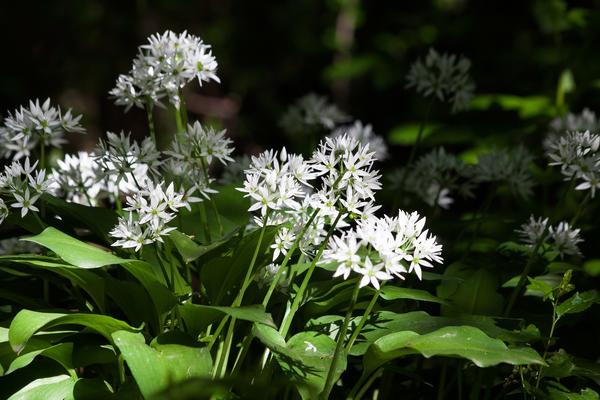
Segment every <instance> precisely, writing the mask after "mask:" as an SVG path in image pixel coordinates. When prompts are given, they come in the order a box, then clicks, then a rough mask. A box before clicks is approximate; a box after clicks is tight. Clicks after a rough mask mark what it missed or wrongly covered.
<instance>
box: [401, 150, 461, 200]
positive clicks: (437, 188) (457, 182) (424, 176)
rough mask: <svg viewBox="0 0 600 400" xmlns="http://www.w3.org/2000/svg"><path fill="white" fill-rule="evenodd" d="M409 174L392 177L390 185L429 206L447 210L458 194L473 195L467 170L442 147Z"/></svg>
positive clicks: (418, 161) (430, 153)
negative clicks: (412, 195)
mask: <svg viewBox="0 0 600 400" xmlns="http://www.w3.org/2000/svg"><path fill="white" fill-rule="evenodd" d="M407 168H408V170H399V171H397V172H396V173H395V174H393V175H392V176H391V177H390V182H391V184H392V185H393V186H394V187H395V188H398V189H402V190H403V191H406V192H409V193H413V194H415V195H416V196H417V197H419V198H420V199H421V200H423V201H424V202H425V203H427V204H428V205H429V206H431V207H433V206H434V205H437V206H439V207H441V208H443V209H448V208H449V207H450V206H451V205H452V203H454V198H453V197H452V195H454V194H458V195H460V196H461V197H471V196H472V195H473V193H472V189H473V181H472V177H471V175H470V173H469V168H468V166H467V165H466V164H465V163H464V162H462V161H461V160H460V159H459V158H458V157H456V156H455V155H454V154H449V153H447V152H446V150H445V149H444V148H443V147H440V148H438V149H435V150H433V151H431V152H429V153H427V154H425V155H423V156H422V157H421V158H419V159H418V160H417V161H416V162H415V163H414V165H412V166H408V167H407Z"/></svg>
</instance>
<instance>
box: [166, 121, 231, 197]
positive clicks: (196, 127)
mask: <svg viewBox="0 0 600 400" xmlns="http://www.w3.org/2000/svg"><path fill="white" fill-rule="evenodd" d="M232 143H233V142H232V141H231V139H229V138H226V137H225V130H222V131H216V130H215V129H213V128H212V127H203V126H202V125H201V124H200V123H199V122H195V123H194V124H192V125H188V126H187V130H186V131H185V132H182V133H181V134H179V135H177V136H176V137H175V139H174V140H173V143H172V144H171V150H169V151H166V152H165V154H167V155H169V156H170V159H168V160H167V163H166V165H165V169H166V170H167V173H168V175H169V177H170V178H171V179H172V180H175V181H178V182H180V183H181V185H183V186H186V187H190V188H194V190H197V191H198V193H200V194H201V195H202V196H203V197H205V198H206V199H208V198H209V196H210V195H211V194H213V193H216V191H215V190H214V189H211V188H210V184H211V183H212V182H214V179H212V178H211V177H210V176H209V167H210V165H211V163H212V162H213V160H218V161H219V162H220V163H221V164H223V165H227V163H230V162H233V158H231V153H233V150H234V148H233V145H232Z"/></svg>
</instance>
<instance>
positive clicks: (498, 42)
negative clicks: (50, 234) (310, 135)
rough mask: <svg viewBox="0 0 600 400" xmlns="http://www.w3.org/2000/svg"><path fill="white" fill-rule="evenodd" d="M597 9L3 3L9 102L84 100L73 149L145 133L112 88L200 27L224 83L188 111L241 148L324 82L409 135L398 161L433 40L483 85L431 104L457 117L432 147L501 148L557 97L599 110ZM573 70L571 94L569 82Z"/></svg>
mask: <svg viewBox="0 0 600 400" xmlns="http://www.w3.org/2000/svg"><path fill="white" fill-rule="evenodd" d="M598 5H600V2H599V1H572V2H567V1H564V0H536V1H515V0H509V1H493V2H490V1H473V0H432V1H418V2H405V1H359V0H294V1H269V2H251V1H239V0H238V1H233V0H201V1H187V0H157V1H150V0H146V1H144V0H138V1H92V0H79V1H52V2H48V1H46V2H34V1H20V2H2V4H1V5H0V15H2V24H1V25H0V30H1V33H2V37H3V51H4V57H3V62H2V65H1V66H0V70H1V72H2V73H0V110H11V109H14V108H16V107H17V106H18V105H20V104H23V103H25V102H26V101H27V100H28V99H30V98H36V97H39V98H45V97H51V98H52V99H53V100H54V101H57V102H59V103H60V104H62V105H64V106H65V107H73V108H74V110H75V111H77V112H81V113H83V114H84V125H85V126H86V127H87V128H88V130H89V131H90V133H91V135H89V136H88V137H87V139H86V143H83V144H81V143H80V144H75V145H73V146H74V147H77V146H80V147H86V148H90V147H91V146H93V144H94V143H95V136H97V135H100V134H101V133H102V132H104V131H106V130H111V131H119V130H121V129H125V130H131V131H132V132H133V133H134V135H144V134H145V116H144V112H143V110H139V109H132V110H131V111H130V112H129V113H128V114H127V116H126V117H125V118H124V117H123V109H122V108H120V107H117V106H115V105H113V104H112V101H111V100H110V99H109V98H108V94H107V93H108V91H109V90H110V89H111V88H112V87H113V85H114V82H115V79H116V77H117V76H118V74H119V73H125V72H127V71H128V70H129V67H130V63H131V59H132V58H133V56H134V55H135V52H136V48H137V46H138V45H140V44H142V43H144V42H145V38H146V37H147V36H148V35H150V34H152V33H154V32H162V31H164V30H166V29H171V30H174V31H176V32H177V31H183V30H186V29H187V30H188V31H190V32H191V33H194V34H197V35H199V36H201V37H202V38H203V39H204V40H205V41H206V42H207V43H209V44H212V45H213V47H214V54H215V55H216V57H217V60H218V62H219V76H220V77H221V80H222V85H217V84H209V85H205V86H204V87H202V88H199V87H197V88H193V89H191V90H189V91H188V93H187V94H186V95H187V98H188V107H189V108H190V111H191V112H192V113H194V114H196V115H197V117H198V118H200V119H204V120H206V119H208V120H212V121H215V122H217V123H219V124H223V125H224V126H225V127H227V128H228V130H229V134H230V135H231V136H232V137H233V138H234V139H235V140H236V142H237V145H238V148H239V150H240V152H255V151H256V150H258V148H264V147H270V146H278V145H283V144H285V143H286V141H285V139H284V137H283V134H282V131H281V128H280V126H279V124H278V121H279V120H280V118H281V116H282V114H283V113H284V111H285V109H286V108H287V107H288V106H289V105H290V104H291V103H292V102H293V101H294V100H295V99H297V98H298V97H300V96H302V95H304V94H306V93H308V92H315V93H319V94H323V95H326V96H328V97H329V98H330V99H332V100H333V101H335V103H336V104H338V106H340V107H341V108H342V109H343V110H344V111H346V112H348V113H349V114H350V115H352V116H354V117H355V118H359V119H361V120H363V121H365V122H368V123H372V124H373V125H374V130H375V132H376V133H378V134H380V135H383V136H386V137H387V138H388V139H389V140H390V142H391V144H392V145H398V146H397V147H392V150H393V151H392V156H393V157H392V162H394V163H398V162H401V160H402V156H403V155H404V154H405V148H404V147H403V146H401V145H404V144H410V142H411V140H413V139H414V135H415V134H416V132H414V131H415V125H418V121H419V120H420V118H421V117H422V115H423V114H424V113H425V108H426V101H424V100H422V99H421V98H420V97H418V96H416V95H415V94H414V92H413V91H410V90H408V89H406V88H405V76H406V73H407V72H408V69H409V66H410V64H411V63H412V62H413V61H414V60H415V59H417V58H418V57H422V56H424V55H425V54H426V52H427V50H428V48H429V47H435V48H436V49H438V50H439V51H443V52H453V53H458V54H462V55H465V56H466V57H468V58H470V59H471V61H472V63H473V66H472V69H471V73H472V75H473V78H474V80H475V82H476V84H477V91H476V93H477V94H478V95H480V97H478V98H476V99H475V101H474V104H473V105H474V107H473V109H472V111H470V112H466V113H461V114H458V115H451V114H450V113H449V112H448V111H447V110H446V109H444V108H443V107H438V109H435V108H434V110H433V115H434V117H433V118H432V119H434V120H435V123H437V124H438V125H436V126H437V127H445V128H446V129H443V132H442V133H439V132H438V133H437V134H436V135H430V138H429V139H428V141H429V144H439V143H443V144H446V145H450V146H452V145H453V144H459V145H460V144H462V145H464V144H465V143H469V144H473V143H478V144H482V143H483V145H484V146H485V147H489V145H490V143H498V142H507V141H508V142H510V141H520V140H522V139H523V136H524V135H531V134H535V132H534V131H533V128H532V127H531V126H528V125H527V124H523V120H525V121H528V120H532V119H533V120H536V119H537V121H534V122H539V119H540V118H548V117H551V116H553V115H555V114H556V113H557V112H560V111H563V110H562V109H557V108H556V107H555V106H556V105H557V104H558V105H559V108H560V107H562V108H563V109H564V108H565V105H568V107H569V108H570V109H571V110H574V111H577V112H578V111H580V110H581V109H582V108H583V107H584V106H587V107H590V108H591V109H592V110H595V109H596V107H595V106H596V103H597V100H596V98H597V96H598V92H599V91H600V80H599V79H600V58H598V56H597V55H596V51H597V48H598V46H597V45H598V43H599V39H600V8H599V7H598ZM561 76H562V77H563V79H562V81H563V89H562V92H561V90H557V88H558V82H559V81H560V78H561ZM565 85H566V86H565ZM565 88H566V90H565ZM487 94H505V95H506V94H510V95H511V96H504V97H498V96H485V95H487ZM0 112H2V113H3V114H4V113H5V111H0ZM4 115H5V114H4ZM163 120H164V121H165V122H163V124H167V123H170V120H171V119H170V118H166V117H165V118H163ZM167 121H169V122H167ZM448 126H451V127H452V128H451V129H450V128H448ZM170 128H171V127H170V126H169V125H166V126H165V129H163V132H168V131H169V130H170ZM439 130H440V129H437V131H439ZM432 131H433V133H435V131H436V129H433V130H432Z"/></svg>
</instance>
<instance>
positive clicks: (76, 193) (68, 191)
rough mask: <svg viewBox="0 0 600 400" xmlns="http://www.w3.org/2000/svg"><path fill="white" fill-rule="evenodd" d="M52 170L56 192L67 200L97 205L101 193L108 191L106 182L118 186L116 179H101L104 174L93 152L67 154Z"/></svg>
mask: <svg viewBox="0 0 600 400" xmlns="http://www.w3.org/2000/svg"><path fill="white" fill-rule="evenodd" d="M56 163H57V166H56V168H54V169H53V170H52V175H51V176H52V179H53V180H54V183H53V185H52V187H53V189H55V191H56V194H57V195H59V196H60V197H62V198H64V199H65V200H67V201H70V202H73V203H77V204H84V205H89V206H95V205H97V203H98V200H99V199H100V197H101V194H102V193H104V192H107V191H108V189H107V185H106V184H105V182H110V183H111V184H112V185H111V186H113V187H116V179H115V180H113V181H108V179H100V178H99V177H102V176H103V174H102V172H101V170H100V165H99V164H98V162H97V161H96V158H95V157H94V155H93V154H90V153H87V152H85V151H80V152H79V153H77V154H65V156H64V158H63V159H62V160H57V161H56Z"/></svg>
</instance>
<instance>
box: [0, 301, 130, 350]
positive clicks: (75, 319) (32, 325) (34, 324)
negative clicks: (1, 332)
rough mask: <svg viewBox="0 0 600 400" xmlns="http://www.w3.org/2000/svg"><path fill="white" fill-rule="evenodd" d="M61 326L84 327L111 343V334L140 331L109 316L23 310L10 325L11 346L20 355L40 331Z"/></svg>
mask: <svg viewBox="0 0 600 400" xmlns="http://www.w3.org/2000/svg"><path fill="white" fill-rule="evenodd" d="M60 325H83V326H85V327H86V328H89V329H91V330H93V331H95V332H97V333H99V334H100V335H102V336H104V337H105V338H106V339H108V340H109V341H112V337H111V334H112V333H113V332H116V331H118V330H126V331H130V332H135V331H137V330H138V329H136V328H133V327H131V326H129V325H128V324H127V323H125V322H123V321H120V320H118V319H115V318H112V317H109V316H107V315H98V314H61V313H43V312H37V311H30V310H21V311H19V313H18V314H17V315H16V316H15V317H14V318H13V320H12V322H11V324H10V328H9V332H8V338H9V342H10V345H11V347H12V348H13V350H14V351H15V352H17V353H20V352H21V351H22V350H23V349H24V348H25V346H26V345H27V342H28V341H29V339H30V338H31V337H32V336H33V335H35V334H36V333H37V332H38V331H40V330H42V329H49V328H52V327H55V326H60Z"/></svg>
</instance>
